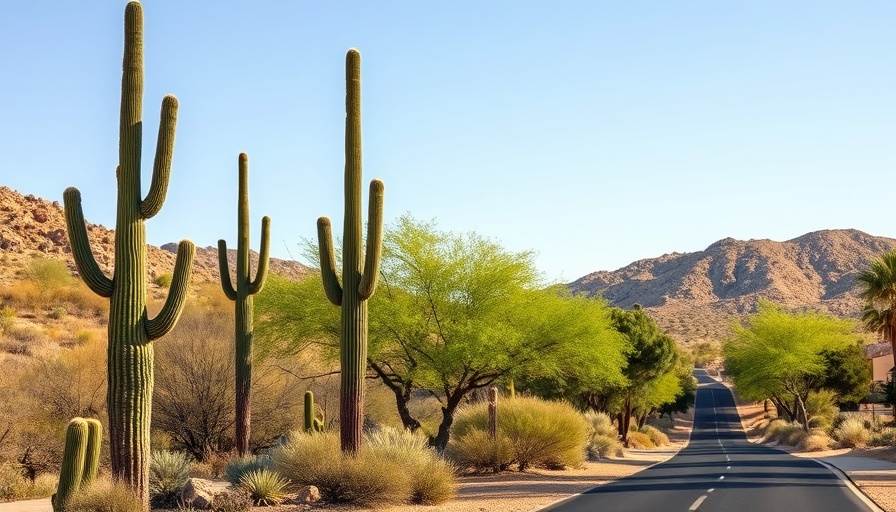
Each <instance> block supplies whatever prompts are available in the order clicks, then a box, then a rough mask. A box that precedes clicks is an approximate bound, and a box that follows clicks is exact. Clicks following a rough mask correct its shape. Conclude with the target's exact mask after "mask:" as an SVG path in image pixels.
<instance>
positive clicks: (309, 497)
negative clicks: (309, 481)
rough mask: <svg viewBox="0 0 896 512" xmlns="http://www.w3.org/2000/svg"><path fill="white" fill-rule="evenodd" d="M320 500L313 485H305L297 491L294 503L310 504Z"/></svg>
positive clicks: (318, 493) (317, 491) (318, 491)
mask: <svg viewBox="0 0 896 512" xmlns="http://www.w3.org/2000/svg"><path fill="white" fill-rule="evenodd" d="M318 500H320V490H318V488H317V487H315V486H313V485H306V486H305V487H302V488H301V489H299V493H298V495H296V501H298V502H299V503H306V504H309V505H310V504H312V503H315V502H317V501H318Z"/></svg>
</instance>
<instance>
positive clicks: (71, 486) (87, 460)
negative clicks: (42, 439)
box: [50, 418, 103, 512]
mask: <svg viewBox="0 0 896 512" xmlns="http://www.w3.org/2000/svg"><path fill="white" fill-rule="evenodd" d="M102 436H103V427H102V425H101V424H100V422H99V420H97V419H94V418H90V419H86V420H85V419H84V418H73V419H72V420H71V421H69V422H68V426H67V427H66V429H65V450H64V451H63V454H62V468H61V469H60V471H59V484H58V486H57V487H56V493H55V494H53V496H52V498H51V500H50V501H51V502H52V504H53V510H54V511H55V512H63V511H64V510H65V507H66V503H67V502H68V500H69V498H71V497H72V495H73V494H75V493H76V492H78V490H79V489H80V488H81V486H82V485H87V484H89V483H90V482H92V481H93V480H94V479H96V473H97V468H98V467H99V459H100V457H99V455H100V448H101V447H102Z"/></svg>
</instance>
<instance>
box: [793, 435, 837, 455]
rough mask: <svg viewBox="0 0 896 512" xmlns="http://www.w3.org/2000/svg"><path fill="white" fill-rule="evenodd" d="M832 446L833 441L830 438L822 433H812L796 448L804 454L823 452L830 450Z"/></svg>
mask: <svg viewBox="0 0 896 512" xmlns="http://www.w3.org/2000/svg"><path fill="white" fill-rule="evenodd" d="M833 445H834V440H833V439H831V436H829V435H827V434H825V433H824V432H819V431H813V432H811V433H809V434H808V435H806V436H805V437H803V439H802V440H801V441H800V443H799V445H797V448H799V449H800V450H802V451H804V452H823V451H827V450H830V449H831V447H832V446H833Z"/></svg>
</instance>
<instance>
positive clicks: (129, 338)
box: [63, 2, 195, 510]
mask: <svg viewBox="0 0 896 512" xmlns="http://www.w3.org/2000/svg"><path fill="white" fill-rule="evenodd" d="M124 48H125V49H124V63H123V72H122V86H121V123H120V127H119V137H120V138H119V156H118V158H119V160H118V169H117V172H116V174H117V177H118V213H117V217H116V222H115V270H114V271H113V276H112V277H111V278H110V277H108V276H106V275H105V274H104V273H103V272H102V270H100V267H99V265H98V264H97V262H96V259H95V258H94V256H93V253H92V252H91V249H90V243H89V240H88V237H87V229H86V227H85V224H84V214H83V212H82V209H81V194H80V192H78V189H76V188H69V189H67V190H66V191H65V194H64V196H63V197H64V199H65V220H66V227H67V229H68V238H69V242H70V243H71V246H72V255H73V256H74V259H75V264H76V265H77V267H78V272H79V273H80V274H81V278H82V279H83V280H84V282H85V283H87V286H88V287H89V288H90V289H91V290H93V291H94V292H95V293H97V294H99V295H101V296H103V297H108V298H109V301H110V308H109V347H108V360H107V370H108V392H107V393H108V394H107V402H108V407H107V408H108V413H109V441H110V442H109V445H110V452H111V458H112V476H113V478H115V479H117V480H120V481H123V482H125V483H126V484H127V485H128V486H129V487H131V489H132V490H133V491H134V493H135V494H136V495H137V497H138V498H140V499H141V500H142V502H143V503H144V507H145V508H146V509H147V510H148V509H149V456H150V445H149V427H150V416H151V413H152V390H153V347H152V343H151V342H152V341H153V340H156V339H158V338H160V337H162V336H164V335H165V334H166V333H167V332H168V331H170V330H171V329H172V328H173V327H174V325H175V324H176V323H177V319H178V317H179V316H180V313H181V310H182V308H183V304H184V298H185V297H186V292H187V286H188V283H189V281H190V275H191V273H192V268H193V255H194V253H195V248H194V247H193V244H192V243H191V242H189V241H187V240H184V241H181V242H180V245H179V246H178V250H177V259H176V262H175V265H174V277H173V280H172V283H171V287H170V290H169V294H168V298H167V299H166V301H165V304H164V306H163V307H162V309H161V311H159V313H158V315H157V316H156V317H154V318H148V316H147V312H146V228H145V221H146V220H147V219H150V218H152V217H153V216H154V215H155V214H156V213H158V212H159V210H161V208H162V204H163V203H164V201H165V195H166V193H167V190H168V178H169V175H170V171H171V157H172V152H173V149H174V129H175V124H176V119H177V100H176V99H175V98H174V97H173V96H166V97H165V99H164V100H163V101H162V114H161V121H160V124H159V136H158V143H157V147H156V155H155V165H154V167H153V173H152V183H151V185H150V188H149V193H148V194H147V196H146V197H145V198H144V197H142V196H141V194H142V191H141V188H140V157H141V150H142V138H143V137H142V136H143V122H142V120H141V117H142V108H143V9H142V7H141V6H140V3H139V2H131V3H129V4H128V5H127V8H126V10H125V47H124Z"/></svg>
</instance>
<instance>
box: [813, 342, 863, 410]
mask: <svg viewBox="0 0 896 512" xmlns="http://www.w3.org/2000/svg"><path fill="white" fill-rule="evenodd" d="M821 355H822V357H824V365H825V378H824V382H823V383H822V387H824V388H825V389H828V390H831V391H833V392H834V393H835V395H836V399H837V403H838V404H839V405H840V407H849V408H853V409H854V408H855V407H856V406H857V405H858V402H859V400H862V399H863V398H865V397H866V396H867V395H868V392H869V390H870V388H869V386H870V384H871V368H870V366H869V365H868V360H867V359H865V351H864V350H862V347H861V346H860V345H858V344H853V345H848V346H846V347H844V348H842V349H840V350H832V349H825V350H823V351H822V353H821Z"/></svg>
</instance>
